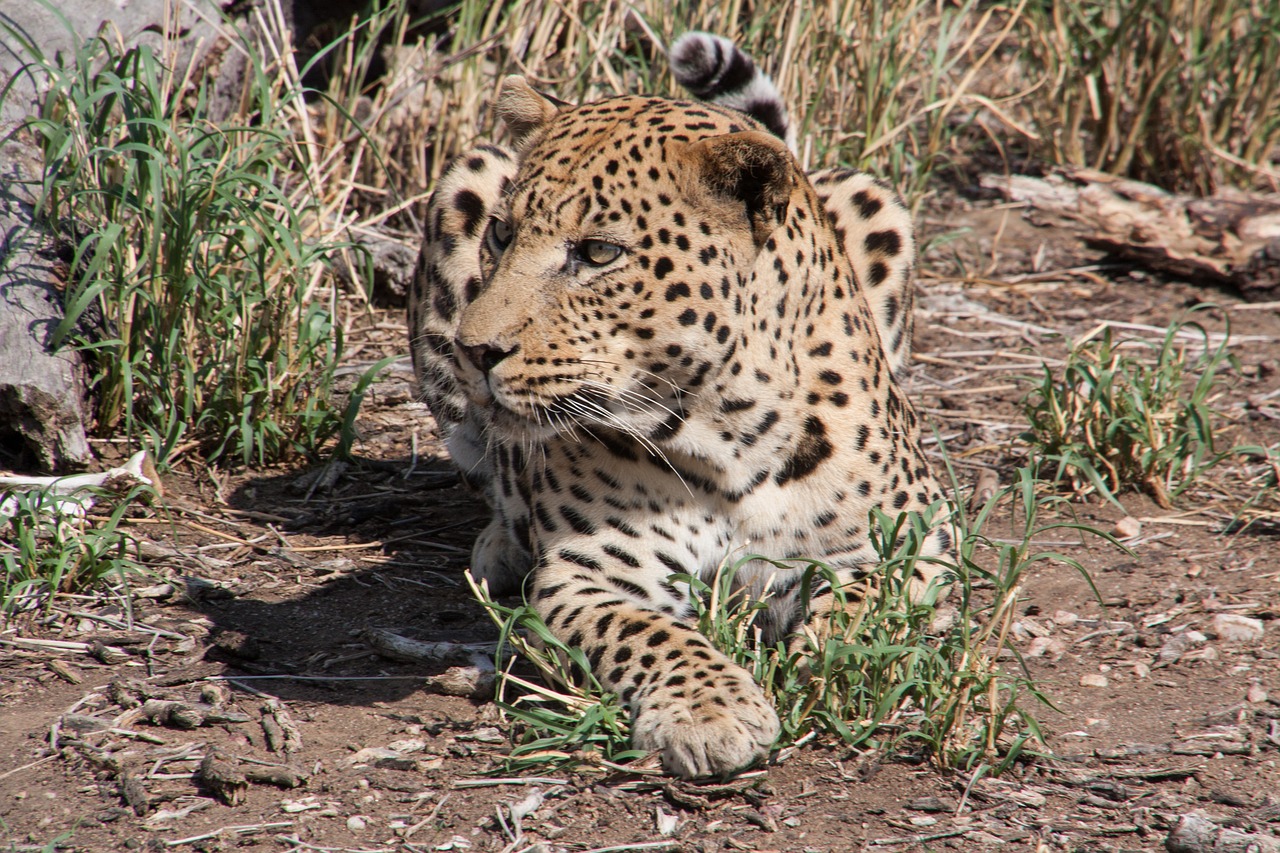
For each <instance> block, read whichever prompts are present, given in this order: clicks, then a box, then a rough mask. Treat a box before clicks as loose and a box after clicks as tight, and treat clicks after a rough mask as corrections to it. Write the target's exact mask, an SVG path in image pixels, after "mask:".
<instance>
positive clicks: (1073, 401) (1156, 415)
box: [1022, 320, 1235, 508]
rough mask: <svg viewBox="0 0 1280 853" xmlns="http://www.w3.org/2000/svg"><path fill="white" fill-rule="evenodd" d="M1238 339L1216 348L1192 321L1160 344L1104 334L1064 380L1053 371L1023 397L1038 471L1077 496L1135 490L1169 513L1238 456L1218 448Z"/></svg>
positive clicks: (1073, 358)
mask: <svg viewBox="0 0 1280 853" xmlns="http://www.w3.org/2000/svg"><path fill="white" fill-rule="evenodd" d="M1227 341H1228V336H1227V335H1224V336H1223V337H1222V339H1221V341H1220V342H1219V343H1218V344H1216V345H1215V344H1213V342H1212V339H1211V337H1210V335H1209V333H1208V332H1207V331H1206V330H1205V329H1204V328H1203V327H1202V326H1200V325H1199V324H1197V323H1194V322H1192V321H1189V320H1183V321H1179V322H1176V323H1173V324H1172V325H1170V326H1169V328H1168V330H1167V332H1166V333H1165V336H1164V338H1163V340H1161V341H1160V342H1159V343H1153V342H1151V341H1146V340H1140V339H1121V340H1115V339H1113V336H1112V333H1111V328H1110V327H1107V328H1105V329H1104V330H1103V331H1102V334H1101V336H1100V337H1098V338H1096V339H1093V340H1089V341H1085V342H1082V343H1080V344H1077V345H1076V346H1074V347H1072V349H1071V352H1070V353H1069V354H1068V356H1067V361H1066V365H1065V367H1064V368H1063V369H1062V373H1061V375H1058V374H1055V372H1054V371H1053V370H1051V369H1050V368H1048V367H1045V368H1044V373H1043V375H1042V376H1040V377H1039V378H1038V379H1036V380H1032V381H1033V383H1034V384H1033V387H1032V388H1031V390H1030V391H1029V392H1028V393H1027V395H1026V396H1025V397H1024V398H1023V404H1022V405H1023V410H1024V412H1025V414H1026V416H1027V420H1028V422H1029V424H1030V428H1029V430H1028V432H1027V433H1025V434H1024V436H1023V438H1024V440H1026V441H1027V442H1028V444H1029V445H1030V447H1031V455H1032V460H1033V463H1034V465H1035V467H1036V469H1037V470H1038V471H1041V472H1049V473H1048V478H1049V479H1051V480H1052V481H1053V482H1055V483H1059V482H1062V481H1066V482H1067V484H1068V485H1069V486H1070V488H1071V489H1072V490H1073V491H1075V492H1077V493H1088V492H1094V491H1096V492H1097V493H1098V494H1100V495H1102V496H1103V497H1104V498H1106V499H1108V500H1110V501H1113V502H1116V503H1118V501H1117V499H1116V496H1117V495H1119V494H1121V493H1123V492H1125V491H1129V490H1141V491H1145V492H1147V493H1148V494H1150V495H1151V497H1152V498H1153V499H1154V500H1155V501H1156V502H1157V503H1158V504H1160V506H1162V507H1165V508H1168V507H1170V506H1172V501H1173V500H1174V499H1175V498H1177V497H1178V496H1179V495H1180V494H1181V493H1182V492H1184V491H1185V490H1186V489H1187V488H1188V487H1189V486H1191V485H1192V484H1193V483H1194V482H1195V481H1196V480H1197V478H1199V477H1200V476H1201V475H1202V474H1204V473H1205V472H1206V471H1207V470H1208V469H1210V468H1212V467H1213V466H1214V465H1216V464H1217V463H1218V462H1220V461H1221V460H1222V459H1223V458H1225V457H1226V456H1228V455H1230V453H1231V452H1235V451H1231V452H1228V453H1219V452H1217V451H1216V450H1215V448H1214V433H1215V424H1214V413H1213V409H1212V406H1211V399H1212V397H1213V395H1214V394H1215V382H1216V381H1217V379H1218V378H1219V371H1220V370H1221V369H1222V368H1223V367H1224V366H1227V365H1230V364H1231V363H1232V362H1233V358H1232V356H1230V355H1229V354H1228V352H1227Z"/></svg>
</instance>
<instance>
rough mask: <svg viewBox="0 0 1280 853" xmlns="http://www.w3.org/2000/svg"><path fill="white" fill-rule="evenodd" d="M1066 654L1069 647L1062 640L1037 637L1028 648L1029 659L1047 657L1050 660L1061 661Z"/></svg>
mask: <svg viewBox="0 0 1280 853" xmlns="http://www.w3.org/2000/svg"><path fill="white" fill-rule="evenodd" d="M1066 653H1067V647H1066V646H1065V645H1063V643H1062V641H1061V640H1055V639H1054V638H1053V637H1036V638H1035V639H1033V640H1032V641H1031V644H1030V645H1028V646H1027V657H1030V658H1039V657H1045V658H1048V659H1049V660H1060V659H1061V658H1062V656H1063V655H1064V654H1066Z"/></svg>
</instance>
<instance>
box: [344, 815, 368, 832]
mask: <svg viewBox="0 0 1280 853" xmlns="http://www.w3.org/2000/svg"><path fill="white" fill-rule="evenodd" d="M368 825H369V824H368V823H367V822H366V821H365V819H364V818H362V817H361V816H360V815H352V816H351V817H349V818H347V829H349V830H351V831H352V832H364V829H365V827H366V826H368Z"/></svg>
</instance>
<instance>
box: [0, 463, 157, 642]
mask: <svg viewBox="0 0 1280 853" xmlns="http://www.w3.org/2000/svg"><path fill="white" fill-rule="evenodd" d="M154 494H155V492H154V490H153V489H152V488H151V487H149V486H142V485H139V486H135V487H134V488H133V489H132V490H130V491H129V492H127V493H125V494H123V495H119V494H115V493H112V492H109V491H104V490H101V489H81V490H78V491H76V492H74V493H72V494H54V493H53V492H51V491H48V490H34V491H24V492H14V493H12V494H5V493H4V492H0V572H2V575H0V615H3V616H5V617H13V616H16V615H18V614H20V613H26V612H30V611H33V610H38V609H40V608H41V607H48V606H49V605H51V604H52V603H53V600H54V597H55V596H56V595H58V594H60V593H80V592H91V591H100V590H102V589H104V588H108V587H111V586H113V585H123V584H127V583H128V581H129V579H130V578H131V577H132V576H134V575H136V574H139V573H142V572H144V571H145V569H144V568H143V566H142V563H141V562H140V560H139V557H138V554H137V543H136V541H135V540H134V538H133V537H132V536H131V535H129V533H128V532H127V531H125V530H124V529H123V527H122V525H121V520H122V519H123V518H124V516H125V514H126V513H127V512H129V511H130V509H131V508H133V507H134V506H135V505H137V504H139V503H141V502H147V501H149V500H150V499H151V498H152V497H154ZM90 504H94V508H93V510H90V509H89V506H90ZM104 509H109V513H108V514H107V515H106V516H99V515H97V513H100V512H103V511H104ZM91 512H92V513H93V514H90V513H91Z"/></svg>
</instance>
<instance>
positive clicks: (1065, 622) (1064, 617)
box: [1053, 610, 1080, 628]
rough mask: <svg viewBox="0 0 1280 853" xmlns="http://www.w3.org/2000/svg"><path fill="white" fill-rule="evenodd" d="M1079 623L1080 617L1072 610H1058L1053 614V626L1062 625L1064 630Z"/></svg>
mask: <svg viewBox="0 0 1280 853" xmlns="http://www.w3.org/2000/svg"><path fill="white" fill-rule="evenodd" d="M1079 621H1080V617H1079V616H1077V615H1076V614H1074V613H1072V612H1071V611H1070V610H1058V611H1056V612H1055V613H1054V614H1053V624H1055V625H1061V626H1062V627H1063V628H1070V627H1071V626H1072V625H1074V624H1076V623H1077V622H1079Z"/></svg>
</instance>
